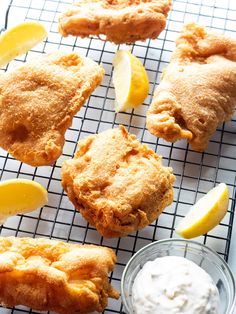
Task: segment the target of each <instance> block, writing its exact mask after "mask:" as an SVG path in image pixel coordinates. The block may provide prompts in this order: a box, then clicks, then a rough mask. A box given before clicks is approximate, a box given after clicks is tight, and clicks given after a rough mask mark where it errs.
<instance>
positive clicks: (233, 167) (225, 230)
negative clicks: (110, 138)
mask: <svg viewBox="0 0 236 314" xmlns="http://www.w3.org/2000/svg"><path fill="white" fill-rule="evenodd" d="M72 2H73V1H72V0H41V1H39V0H11V1H10V4H9V7H8V9H7V12H6V18H5V25H3V28H5V29H6V28H7V27H10V26H12V25H14V24H16V23H18V22H22V21H23V20H39V21H41V22H42V23H43V24H45V26H46V28H47V30H48V32H49V35H48V38H47V40H46V41H45V42H44V43H42V44H40V45H38V46H37V47H36V48H35V49H33V50H31V51H30V52H28V53H27V54H26V55H24V56H23V57H20V58H17V59H16V60H15V61H13V62H11V63H10V65H9V66H7V67H6V68H4V69H1V70H0V71H1V72H4V71H6V70H7V69H8V68H11V67H13V66H15V64H19V63H20V62H25V61H26V60H29V59H31V58H35V57H36V58H37V56H38V55H39V54H41V53H47V52H51V51H55V50H58V49H60V50H64V51H72V50H75V51H78V52H80V53H81V54H83V55H85V56H88V57H90V58H92V59H93V60H95V61H97V62H99V63H102V64H103V66H104V68H105V70H106V75H105V79H104V81H103V83H102V85H101V86H100V87H98V88H97V89H96V91H95V92H94V93H93V95H92V96H91V97H90V98H89V100H88V101H87V103H86V105H85V106H84V107H83V108H82V109H81V110H80V111H79V112H78V114H77V115H76V116H75V117H74V120H73V124H72V126H71V128H70V129H69V130H68V131H67V133H66V144H65V146H64V151H63V155H62V156H61V157H60V158H59V159H58V161H57V162H56V163H55V165H53V166H51V167H39V168H34V167H30V166H28V165H26V164H23V163H21V162H19V161H17V160H15V159H13V158H12V157H11V156H10V155H9V154H7V152H5V151H3V150H1V149H0V180H6V179H10V178H16V177H20V178H27V179H32V180H35V181H37V182H40V183H41V184H43V185H44V186H45V187H46V188H47V189H48V192H49V203H48V205H47V206H45V207H44V208H41V209H40V210H37V211H35V212H33V213H29V214H26V215H18V216H16V217H12V218H10V219H8V220H7V222H6V223H5V224H4V225H3V226H2V227H1V235H2V236H10V235H13V236H29V237H48V238H55V239H60V240H64V241H70V242H79V243H93V244H99V245H104V246H108V247H110V248H113V249H114V250H115V252H116V254H117V259H118V262H117V266H116V269H115V271H114V272H113V273H112V274H111V277H110V280H111V281H112V284H113V285H114V286H115V287H116V288H117V289H118V290H120V278H121V275H122V272H123V269H124V267H125V265H126V263H127V261H128V260H129V259H130V258H131V256H132V255H133V254H134V253H135V252H136V251H137V250H139V249H140V248H141V247H143V246H144V245H146V244H148V243H150V242H152V241H154V240H158V239H162V238H170V237H177V235H176V234H175V232H174V229H175V226H176V223H177V222H178V221H179V219H181V217H183V216H184V215H185V214H186V212H187V211H188V209H189V207H190V206H191V205H192V204H193V203H195V202H196V200H197V199H198V198H199V197H201V196H202V195H203V194H204V193H206V192H207V191H208V190H209V189H211V188H212V187H213V186H214V185H216V184H217V183H220V182H226V183H227V184H228V186H229V189H230V207H229V210H228V213H227V215H226V217H225V218H224V220H223V221H222V223H221V224H220V225H219V226H218V227H216V228H215V229H214V230H213V231H212V232H210V233H208V234H207V235H205V236H202V237H199V238H198V239H197V241H199V242H201V243H205V244H207V245H208V246H210V247H212V248H213V249H215V250H216V251H217V252H218V253H219V254H220V255H221V256H222V257H223V258H224V259H225V260H226V261H227V259H228V254H229V248H230V239H231V232H232V225H233V216H234V209H235V195H236V194H235V193H236V136H235V133H236V115H234V117H233V119H232V121H231V122H228V123H226V124H223V125H222V126H221V127H219V128H218V129H217V131H216V133H215V135H214V136H213V137H212V139H211V142H210V144H209V147H208V149H207V150H206V151H205V152H204V153H197V152H194V151H192V150H191V149H190V148H189V147H188V145H187V144H186V142H184V141H180V142H176V143H174V144H171V143H167V142H165V141H164V140H162V139H157V138H155V137H154V136H152V135H151V134H150V133H149V132H148V131H147V130H146V128H145V113H146V110H147V108H148V105H149V104H150V102H151V99H152V95H153V92H154V89H155V86H156V85H157V84H158V82H159V81H160V74H161V72H162V70H163V68H165V67H166V66H167V64H168V62H169V59H170V55H171V52H172V51H173V49H174V40H175V38H176V37H177V35H178V32H179V31H180V30H181V28H182V25H183V23H186V22H193V21H195V22H198V23H200V24H203V25H205V26H208V27H210V28H213V29H216V30H218V31H221V32H222V31H223V32H224V33H225V34H228V35H229V36H232V37H234V38H235V37H236V31H235V30H236V21H235V15H236V3H235V1H233V0H231V1H230V0H228V1H227V0H226V1H221V0H208V1H205V0H174V1H173V9H172V11H171V12H170V13H169V17H168V23H167V27H166V29H165V31H163V32H162V34H161V35H160V37H159V38H158V39H157V40H148V41H146V42H137V43H136V44H135V45H131V46H129V47H128V46H125V45H121V46H116V45H113V44H111V43H109V42H104V41H101V40H99V39H97V38H89V39H80V38H75V37H68V38H62V37H61V36H60V35H59V34H58V32H57V20H58V15H59V14H60V12H62V11H63V10H64V9H66V8H67V7H68V5H70V4H71V3H72ZM117 49H131V51H132V53H133V54H134V55H136V56H137V57H139V58H140V60H141V61H142V62H143V64H144V65H145V68H146V70H147V72H148V76H149V80H150V92H149V96H148V98H147V99H146V101H145V103H144V104H143V105H142V106H141V107H139V108H137V109H135V110H130V111H129V112H127V113H119V114H115V113H114V110H113V108H114V104H113V103H114V88H113V86H112V82H111V73H112V58H113V56H114V53H115V52H116V50H117ZM196 79H197V77H196ZM119 124H123V125H125V126H126V127H127V129H128V130H129V131H130V132H131V133H134V134H136V135H137V137H138V138H139V139H140V140H141V141H142V142H143V143H146V144H148V145H149V147H151V148H152V149H153V150H155V151H156V152H157V153H158V154H159V155H162V156H163V163H164V164H165V165H168V166H171V167H173V169H174V174H175V175H176V179H177V180H176V182H175V185H174V190H175V198H174V202H173V204H172V205H171V206H169V207H168V208H167V209H166V210H165V211H164V213H163V214H162V215H161V216H160V218H159V219H158V220H157V221H155V222H154V223H153V224H151V225H150V226H148V227H146V228H145V229H143V230H141V231H139V232H136V233H133V234H130V235H129V236H128V237H125V238H119V239H104V238H102V237H101V236H99V234H98V233H97V231H96V230H95V229H94V228H93V227H91V226H90V225H88V224H87V222H86V221H85V220H84V219H83V218H82V217H81V215H80V214H79V213H77V212H76V211H75V210H74V208H73V206H72V204H71V203H70V201H69V200H68V198H67V196H66V194H65V193H64V191H63V190H62V187H61V184H60V168H61V164H62V161H63V160H65V159H69V158H71V157H72V156H73V154H74V152H75V151H76V145H77V142H78V140H80V139H82V138H84V137H86V136H88V135H89V134H93V133H98V132H101V131H103V130H105V129H108V128H113V127H116V126H117V125H119ZM0 313H4V314H6V313H37V312H35V311H32V310H29V309H28V308H26V307H24V306H17V307H15V308H13V309H3V308H1V309H0ZM104 313H123V311H122V304H121V301H120V300H119V301H113V300H109V303H108V306H107V309H106V310H105V311H104Z"/></svg>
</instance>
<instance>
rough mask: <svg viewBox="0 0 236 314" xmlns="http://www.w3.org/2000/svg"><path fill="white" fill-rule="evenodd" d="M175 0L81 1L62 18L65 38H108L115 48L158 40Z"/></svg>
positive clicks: (61, 30) (60, 27)
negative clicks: (141, 41) (92, 36)
mask: <svg viewBox="0 0 236 314" xmlns="http://www.w3.org/2000/svg"><path fill="white" fill-rule="evenodd" d="M171 3H172V0H81V1H79V2H77V3H75V4H74V5H73V6H72V7H71V8H69V9H68V10H67V11H66V12H65V13H63V14H62V15H61V16H60V18H59V31H60V33H61V34H62V35H63V36H68V35H74V36H80V37H88V36H89V35H96V36H99V35H105V36H106V40H108V41H112V42H114V43H116V44H121V43H133V42H135V41H137V40H146V39H147V38H153V39H155V38H156V37H158V36H159V34H160V33H161V32H162V31H163V30H164V28H165V26H166V18H167V14H168V12H169V10H170V8H171Z"/></svg>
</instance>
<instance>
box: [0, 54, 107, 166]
mask: <svg viewBox="0 0 236 314" xmlns="http://www.w3.org/2000/svg"><path fill="white" fill-rule="evenodd" d="M103 75H104V69H103V68H102V67H101V66H99V65H97V64H96V63H95V62H94V61H92V60H90V59H88V58H84V57H81V56H80V55H79V54H78V53H74V52H73V53H63V52H55V53H51V54H48V55H44V56H41V57H38V58H37V59H35V60H33V61H30V62H27V63H26V64H25V65H23V66H22V67H20V68H17V69H15V70H13V71H12V72H7V73H4V74H3V75H1V76H0V134H1V137H0V146H1V147H2V148H4V149H5V150H7V151H8V152H9V153H10V154H12V155H13V156H14V157H15V158H16V159H18V160H20V161H23V162H25V163H27V164H29V165H32V166H42V165H51V164H52V163H54V162H55V161H56V159H57V158H58V157H59V156H60V155H61V153H62V148H63V145H64V142H65V138H64V134H65V131H66V130H67V129H68V128H69V127H70V125H71V122H72V119H73V116H74V115H75V113H76V112H77V111H78V110H79V109H80V108H81V106H82V105H83V104H84V103H85V101H86V99H87V98H88V97H89V95H90V94H91V93H92V92H93V90H94V89H95V88H96V87H97V86H98V85H99V84H100V83H101V81H102V79H103Z"/></svg>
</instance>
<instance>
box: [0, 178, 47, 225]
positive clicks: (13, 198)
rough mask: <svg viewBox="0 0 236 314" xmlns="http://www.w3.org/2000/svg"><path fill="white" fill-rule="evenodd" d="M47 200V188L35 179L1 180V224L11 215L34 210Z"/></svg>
mask: <svg viewBox="0 0 236 314" xmlns="http://www.w3.org/2000/svg"><path fill="white" fill-rule="evenodd" d="M47 202H48V193H47V190H45V188H44V187H43V186H42V185H41V184H39V183H37V182H35V181H31V180H26V179H11V180H6V181H3V182H0V222H1V224H2V223H4V221H5V220H6V219H7V218H8V217H10V216H13V215H16V214H23V213H27V212H30V211H33V210H35V209H37V208H39V207H42V206H44V205H45V204H46V203H47Z"/></svg>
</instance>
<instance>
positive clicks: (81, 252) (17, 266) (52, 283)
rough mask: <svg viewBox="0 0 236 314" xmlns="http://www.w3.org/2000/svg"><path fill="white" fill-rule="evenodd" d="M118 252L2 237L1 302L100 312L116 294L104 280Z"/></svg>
mask: <svg viewBox="0 0 236 314" xmlns="http://www.w3.org/2000/svg"><path fill="white" fill-rule="evenodd" d="M115 262H116V256H115V254H114V252H113V251H112V250H111V249H108V248H105V247H101V246H95V245H78V244H68V243H64V242H60V241H53V240H49V239H31V238H15V237H8V238H3V237H0V302H1V304H2V305H5V306H10V307H13V306H14V305H20V304H21V305H25V306H28V307H31V308H33V309H36V310H40V311H41V310H51V311H55V312H58V313H61V314H73V313H90V312H92V311H98V312H101V311H103V310H104V308H105V307H106V305H107V298H108V297H112V298H116V299H117V298H118V297H119V294H118V292H117V291H116V290H115V289H113V287H112V286H111V285H110V283H109V282H108V277H107V276H108V273H109V272H110V271H112V270H113V268H114V264H115Z"/></svg>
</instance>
